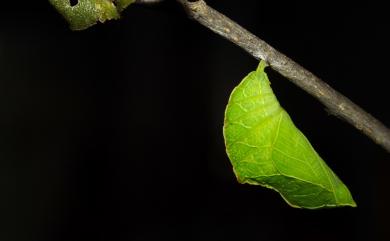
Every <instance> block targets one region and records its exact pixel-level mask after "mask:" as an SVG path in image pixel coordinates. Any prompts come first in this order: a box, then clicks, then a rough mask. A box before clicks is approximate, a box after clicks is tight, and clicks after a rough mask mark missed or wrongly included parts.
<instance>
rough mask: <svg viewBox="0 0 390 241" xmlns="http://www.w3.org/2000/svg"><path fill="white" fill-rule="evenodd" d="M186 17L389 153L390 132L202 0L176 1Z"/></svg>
mask: <svg viewBox="0 0 390 241" xmlns="http://www.w3.org/2000/svg"><path fill="white" fill-rule="evenodd" d="M176 1H178V2H179V3H180V4H181V5H182V6H183V7H184V9H185V10H186V12H187V14H188V16H189V17H190V18H193V19H194V20H196V21H197V22H199V23H200V24H202V25H203V26H205V27H206V28H208V29H210V30H211V31H213V32H215V33H217V34H218V35H220V36H222V37H224V38H226V39H227V40H229V41H231V42H232V43H234V44H236V45H238V46H239V47H241V48H242V49H244V50H245V51H247V52H248V53H249V54H251V55H252V56H253V57H255V58H256V59H258V60H260V59H263V60H265V61H266V62H267V63H268V64H269V65H270V66H271V67H272V68H273V69H274V70H276V71H277V72H279V73H280V74H281V75H283V76H284V77H286V78H288V79H289V80H290V81H292V82H293V83H294V84H295V85H297V86H298V87H300V88H302V89H303V90H305V91H306V92H307V93H309V94H310V95H312V96H314V97H315V98H317V99H318V100H319V101H320V102H321V103H322V104H324V105H325V106H326V107H327V108H328V109H329V110H330V113H331V114H333V115H335V116H337V117H339V118H341V119H344V120H346V121H347V122H348V123H349V124H351V125H353V126H354V127H356V128H357V129H358V130H360V131H361V132H363V133H364V134H365V135H367V136H368V137H369V138H371V139H372V140H373V141H374V142H376V143H377V144H378V145H380V146H382V147H383V148H384V149H385V150H387V151H388V152H390V130H389V129H388V128H387V127H386V126H385V125H384V124H382V123H381V122H380V121H379V120H377V119H375V118H374V117H373V116H371V115H370V114H369V113H367V112H366V111H364V110H363V109H362V108H360V107H359V106H357V105H356V104H354V103H353V102H352V101H351V100H349V99H348V98H346V97H345V96H343V95H342V94H340V93H339V92H337V91H336V90H334V89H332V88H331V87H330V86H329V85H328V84H326V83H325V82H323V81H322V80H321V79H320V78H318V77H317V76H315V75H314V74H312V73H311V72H309V71H308V70H306V69H305V68H303V67H302V66H300V65H299V64H297V63H296V62H294V61H293V60H291V59H290V58H288V57H287V56H285V55H284V54H282V53H280V52H279V51H277V50H276V49H274V48H273V47H271V46H270V45H269V44H267V43H266V42H264V41H263V40H261V39H260V38H258V37H256V36H255V35H253V34H252V33H250V32H249V31H247V30H246V29H244V28H243V27H241V26H240V25H238V24H237V23H235V22H234V21H232V20H231V19H229V18H228V17H226V16H225V15H223V14H221V13H219V12H218V11H216V10H214V9H213V8H211V7H210V6H208V5H207V4H206V3H205V2H204V1H203V0H198V1H187V0H176Z"/></svg>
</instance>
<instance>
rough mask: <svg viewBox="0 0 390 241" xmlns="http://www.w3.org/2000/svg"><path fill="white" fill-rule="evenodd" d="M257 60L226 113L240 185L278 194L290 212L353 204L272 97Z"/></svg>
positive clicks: (230, 150)
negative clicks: (262, 187)
mask: <svg viewBox="0 0 390 241" xmlns="http://www.w3.org/2000/svg"><path fill="white" fill-rule="evenodd" d="M265 66H266V63H265V62H264V61H261V62H260V64H259V67H258V68H257V70H256V71H253V72H251V73H250V74H249V75H248V76H246V77H245V78H244V79H243V80H242V82H241V83H240V84H239V85H238V86H237V87H236V88H235V89H234V90H233V92H232V94H231V96H230V99H229V103H228V105H227V107H226V112H225V123H224V129H223V130H224V137H225V144H226V151H227V154H228V156H229V159H230V161H231V163H232V165H233V169H234V173H235V174H236V176H237V179H238V181H239V182H240V183H249V184H254V185H261V186H264V187H267V188H271V189H274V190H275V191H277V192H279V193H280V195H281V196H282V197H283V198H284V200H285V201H286V202H287V203H288V204H290V205H291V206H292V207H298V208H309V209H315V208H322V207H339V206H352V207H355V206H356V204H355V202H354V200H353V199H352V196H351V194H350V192H349V190H348V188H347V187H346V186H345V185H344V184H343V183H342V182H341V181H340V179H339V178H338V177H337V176H336V174H334V173H333V171H332V170H331V169H330V168H329V167H328V166H327V165H326V163H325V162H324V161H323V160H322V158H321V157H320V156H319V155H318V154H317V152H316V151H315V150H314V149H313V147H312V146H311V144H310V143H309V141H308V140H307V138H306V137H305V136H304V135H303V134H302V132H301V131H299V130H298V129H297V128H296V127H295V125H294V123H293V122H292V120H291V119H290V116H289V115H288V114H287V112H286V111H285V110H284V109H283V108H282V107H281V106H280V105H279V102H278V100H277V99H276V97H275V95H274V93H273V92H272V89H271V86H270V82H269V80H268V77H267V74H266V73H265V72H264V68H265Z"/></svg>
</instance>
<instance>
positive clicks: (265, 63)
mask: <svg viewBox="0 0 390 241" xmlns="http://www.w3.org/2000/svg"><path fill="white" fill-rule="evenodd" d="M267 66H268V64H267V62H265V61H264V60H260V63H259V66H257V69H256V72H258V73H259V72H264V69H265V67H267Z"/></svg>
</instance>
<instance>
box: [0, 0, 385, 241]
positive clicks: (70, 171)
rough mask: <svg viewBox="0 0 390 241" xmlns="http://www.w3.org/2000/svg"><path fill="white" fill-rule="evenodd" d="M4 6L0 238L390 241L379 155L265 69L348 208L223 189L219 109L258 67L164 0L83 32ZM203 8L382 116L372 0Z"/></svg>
mask: <svg viewBox="0 0 390 241" xmlns="http://www.w3.org/2000/svg"><path fill="white" fill-rule="evenodd" d="M18 2H19V4H15V5H17V6H10V7H8V6H5V3H4V5H2V7H1V8H0V9H1V10H0V13H1V15H0V200H1V201H0V220H1V224H0V240H1V241H14V240H15V241H16V240H26V241H45V240H53V241H54V240H64V241H65V240H67V241H78V240H80V241H86V240H94V241H100V240H102V241H103V240H104V241H106V240H107V241H108V240H110V241H115V240H213V241H217V240H235V241H238V240H240V241H246V240H390V233H389V228H388V227H389V225H388V216H389V215H390V208H389V205H388V203H389V201H390V197H389V194H388V192H389V191H388V190H389V187H388V185H387V184H388V183H389V179H390V178H389V175H388V170H389V166H390V162H389V161H390V160H389V156H388V154H387V153H386V152H385V151H384V150H383V149H381V148H380V147H379V146H377V145H375V144H374V143H373V142H371V141H370V140H369V139H368V138H366V137H365V136H363V135H362V134H361V133H359V132H358V131H357V130H355V129H354V128H353V127H351V126H349V125H348V124H346V123H345V122H343V121H341V120H339V119H337V118H335V117H333V116H329V115H328V114H327V112H326V111H325V110H324V108H323V106H322V105H321V104H320V103H318V102H317V101H316V100H315V99H313V98H312V97H310V96H309V95H307V94H306V93H305V92H303V91H302V90H301V89H299V88H297V87H296V86H294V85H293V84H291V83H290V82H289V81H288V80H286V79H284V78H283V77H281V76H280V75H279V74H277V73H276V72H274V71H272V70H271V69H268V73H269V77H270V80H271V82H272V87H273V89H274V92H275V93H276V94H277V96H278V98H279V100H280V102H281V104H282V105H283V106H284V107H285V108H286V109H287V111H288V112H289V113H290V115H291V116H292V118H293V120H294V121H295V123H296V125H297V126H298V127H299V128H300V129H301V130H302V131H303V132H304V133H305V134H306V136H307V137H308V138H309V139H310V140H311V142H312V143H313V145H314V146H315V148H316V149H317V151H318V152H319V153H320V154H321V156H322V157H323V158H324V159H325V160H326V161H327V163H328V164H329V166H330V167H332V169H333V170H334V171H335V172H336V173H337V174H338V176H339V177H340V178H341V179H342V180H343V181H344V182H345V183H346V184H347V186H348V187H349V188H350V190H351V192H352V194H353V196H354V198H355V200H356V202H357V204H358V207H357V208H354V209H353V208H340V209H327V210H317V211H308V210H298V209H293V208H290V207H289V206H288V205H287V204H286V203H285V202H284V201H283V200H282V198H280V196H279V195H278V194H277V193H275V192H273V191H271V190H268V189H264V188H259V187H255V186H249V185H240V184H238V183H237V182H236V180H235V177H234V175H233V172H232V170H231V166H230V164H229V160H228V158H227V157H226V154H225V150H224V144H223V137H222V124H223V113H224V108H225V105H226V103H227V100H228V97H229V94H230V92H231V90H232V89H233V88H234V86H235V85H237V84H238V83H239V81H240V80H241V79H242V78H243V77H244V76H245V75H246V74H247V73H248V72H249V71H251V70H253V69H255V68H256V65H257V61H256V60H255V59H253V58H252V57H251V56H249V55H248V54H246V53H245V52H244V51H242V50H241V49H240V48H238V47H236V46H234V45H233V44H231V43H229V42H228V41H226V40H224V39H222V38H220V37H219V36H217V35H215V34H213V33H211V32H210V31H209V30H207V29H206V28H204V27H202V26H200V25H199V24H197V23H196V22H193V21H190V20H189V19H187V18H186V16H185V14H184V12H183V10H182V9H181V7H180V6H178V4H176V3H175V2H174V1H167V2H165V3H163V4H159V5H157V6H152V7H145V6H132V7H130V8H129V9H127V10H126V11H125V12H124V14H123V15H124V16H123V18H122V19H121V20H120V21H113V22H109V23H107V24H104V25H103V24H99V25H97V26H95V27H92V28H90V29H88V30H86V31H82V32H71V31H70V30H69V29H68V28H67V26H66V23H65V22H64V21H63V20H62V18H61V17H60V16H59V15H58V13H56V12H55V11H54V9H52V7H51V6H50V5H49V4H48V3H47V2H46V1H29V2H26V3H22V2H20V1H18ZM2 4H3V3H2ZM209 4H210V5H211V6H213V7H214V8H216V9H218V10H219V11H221V12H223V13H225V14H226V15H228V16H229V17H231V18H232V19H234V20H236V21H237V22H238V23H240V24H241V25H243V26H244V27H246V28H247V29H248V30H250V31H252V32H253V33H255V34H256V35H258V36H260V37H261V38H263V39H264V40H265V41H267V42H268V43H270V44H271V45H272V46H274V47H275V48H277V49H279V50H281V51H282V52H283V53H285V54H286V55H288V56H290V57H291V58H293V59H294V60H296V61H297V62H299V63H300V64H302V65H303V66H305V67H306V68H308V69H309V70H311V71H313V72H314V73H315V74H317V75H318V76H320V77H321V78H323V79H324V80H325V81H326V82H327V83H329V84H330V85H331V86H333V87H334V88H335V89H337V90H339V91H340V92H342V93H344V94H345V95H347V96H348V97H350V98H351V99H352V100H353V101H355V102H356V103H358V104H359V105H361V106H362V107H363V108H365V109H366V110H368V111H369V112H371V113H372V114H373V115H374V116H376V117H377V118H379V119H381V120H382V121H383V122H384V123H386V124H389V123H390V116H389V111H388V95H389V89H388V88H387V83H388V82H389V77H388V69H389V67H388V59H387V57H385V56H386V55H388V54H389V46H388V38H385V37H384V36H386V35H387V34H388V30H389V28H388V25H386V23H385V22H386V21H385V20H386V19H385V15H383V14H382V13H381V11H380V10H379V9H381V7H380V6H376V7H375V8H374V7H371V6H356V5H351V6H348V7H347V8H342V7H340V6H337V5H331V4H330V3H329V2H325V3H320V2H315V3H313V4H312V5H291V6H286V5H282V3H279V2H270V3H268V2H264V1H240V2H239V1H233V0H231V1H217V0H214V1H212V0H210V1H209ZM283 4H284V3H283Z"/></svg>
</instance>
